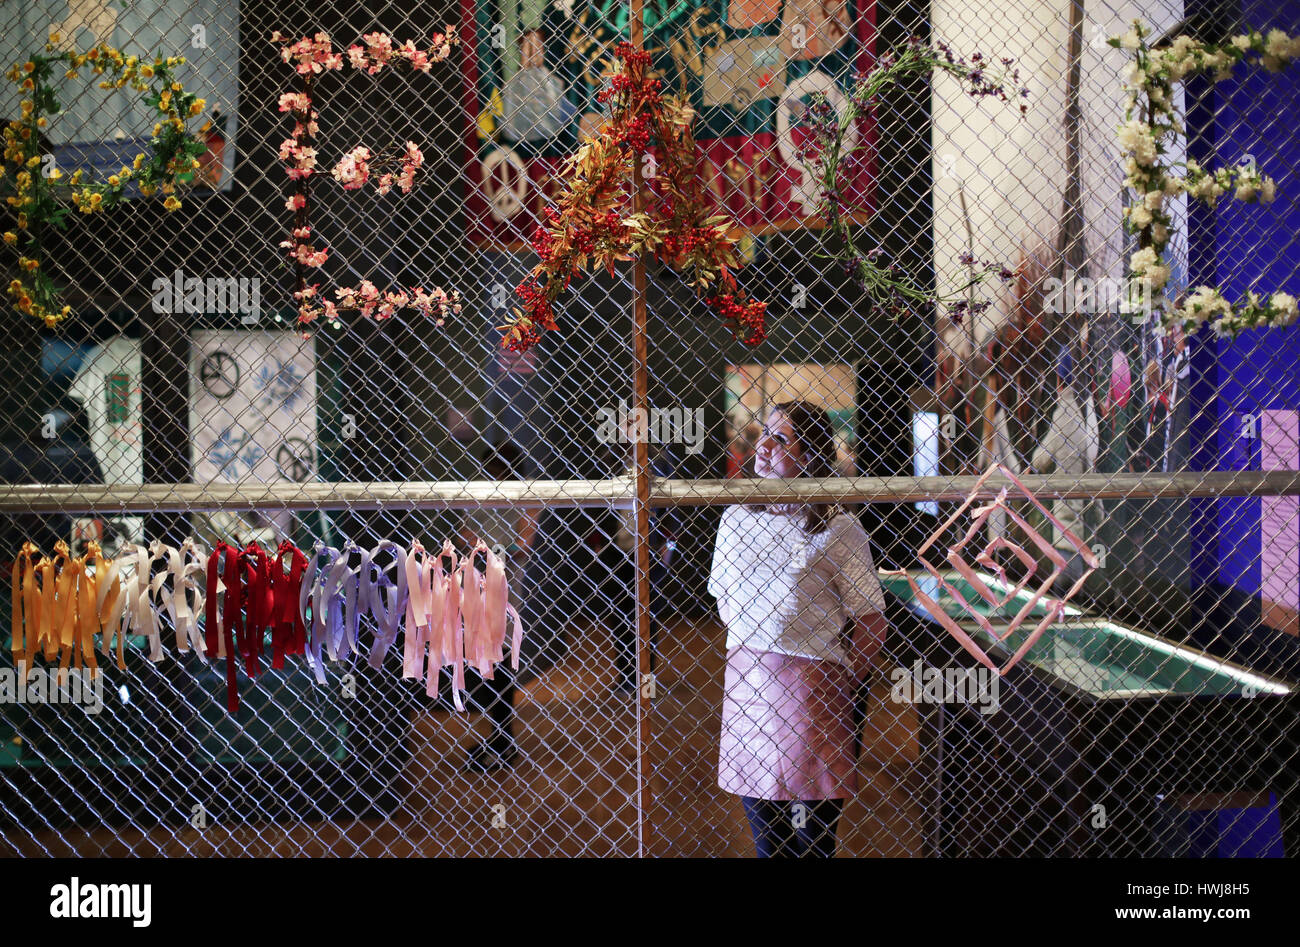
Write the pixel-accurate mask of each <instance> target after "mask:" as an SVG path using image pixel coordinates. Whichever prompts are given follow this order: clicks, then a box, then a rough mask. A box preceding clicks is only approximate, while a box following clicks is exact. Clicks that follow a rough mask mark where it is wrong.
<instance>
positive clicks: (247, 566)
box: [239, 542, 275, 677]
mask: <svg viewBox="0 0 1300 947" xmlns="http://www.w3.org/2000/svg"><path fill="white" fill-rule="evenodd" d="M239 576H240V578H241V579H243V581H244V589H243V597H244V611H245V621H244V627H243V629H242V632H243V633H242V634H241V635H240V639H239V653H240V654H242V655H243V656H244V668H245V669H246V670H247V672H248V676H249V677H257V675H258V673H259V672H260V670H261V668H260V665H259V663H258V658H260V657H261V655H262V639H263V638H264V637H265V635H266V631H267V629H268V628H270V627H271V621H272V618H273V616H274V614H275V611H274V609H275V599H274V597H273V596H274V592H273V590H272V588H271V556H270V554H269V553H268V552H267V551H266V550H264V549H263V548H262V547H261V546H259V545H258V544H257V543H256V542H251V543H249V544H248V545H247V546H246V547H245V548H244V551H243V552H241V553H240V554H239Z"/></svg>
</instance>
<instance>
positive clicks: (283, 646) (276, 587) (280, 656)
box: [271, 539, 307, 670]
mask: <svg viewBox="0 0 1300 947" xmlns="http://www.w3.org/2000/svg"><path fill="white" fill-rule="evenodd" d="M286 555H287V556H289V557H290V559H289V574H288V575H286V574H285V572H284V557H285V556H286ZM306 569H307V557H306V556H305V555H303V553H302V552H301V551H300V550H299V549H298V547H297V546H295V545H294V544H293V543H291V542H289V541H288V540H287V539H286V540H285V541H284V542H282V543H280V548H279V556H278V557H277V558H276V560H275V565H274V566H273V567H272V568H271V595H272V599H273V600H274V606H273V607H274V615H275V625H274V626H273V627H272V629H271V648H272V650H273V652H274V653H273V655H272V657H271V667H273V668H275V669H276V670H279V669H280V668H282V667H284V656H285V655H286V654H305V653H306V651H307V627H306V625H304V624H303V621H302V612H301V611H300V610H299V608H298V597H299V593H300V592H301V591H302V576H303V573H304V572H305V571H306Z"/></svg>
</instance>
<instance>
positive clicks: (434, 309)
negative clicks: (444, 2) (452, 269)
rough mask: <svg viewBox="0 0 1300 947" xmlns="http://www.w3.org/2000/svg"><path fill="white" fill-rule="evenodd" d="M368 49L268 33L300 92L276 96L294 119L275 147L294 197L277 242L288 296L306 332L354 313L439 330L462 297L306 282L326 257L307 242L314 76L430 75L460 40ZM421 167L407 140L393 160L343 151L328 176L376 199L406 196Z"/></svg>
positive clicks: (443, 37)
mask: <svg viewBox="0 0 1300 947" xmlns="http://www.w3.org/2000/svg"><path fill="white" fill-rule="evenodd" d="M362 41H363V42H364V44H365V45H356V44H354V45H352V46H349V47H348V48H347V50H345V51H339V50H336V49H335V48H334V45H333V43H332V42H331V41H330V37H329V35H328V34H326V33H317V34H316V35H315V36H313V37H303V38H301V39H298V40H289V39H288V38H286V37H285V36H283V35H282V34H281V33H280V32H279V31H278V30H277V31H276V32H274V33H272V34H271V42H273V43H277V44H279V45H280V47H281V48H280V58H281V59H282V60H283V61H284V62H285V63H288V64H291V65H295V67H296V71H297V73H298V75H299V76H300V77H301V80H302V86H301V89H300V91H298V92H286V93H285V94H284V95H282V96H280V102H279V107H280V111H281V112H289V113H290V114H291V115H292V116H293V119H294V127H293V133H292V135H291V136H290V137H289V138H286V139H285V140H284V141H283V142H282V143H281V145H280V160H282V161H283V162H284V163H285V166H286V169H287V171H288V174H289V180H290V181H292V182H293V193H291V194H290V195H289V197H288V199H286V200H285V208H286V209H287V210H291V211H293V212H294V221H293V229H292V232H291V236H292V239H290V240H282V241H281V242H280V246H281V247H282V248H284V250H285V251H286V253H287V254H288V257H289V259H290V260H292V261H293V263H294V265H295V272H296V285H297V289H296V290H295V291H294V294H293V297H294V299H295V300H296V301H297V303H298V323H299V324H300V325H310V324H311V323H313V322H315V321H316V320H317V319H319V318H321V317H322V316H323V317H324V318H325V319H326V320H328V321H329V322H330V324H331V325H332V326H333V327H334V328H338V327H339V325H340V323H339V313H340V312H343V311H347V310H356V311H358V312H360V314H361V315H362V316H363V317H365V318H368V319H369V318H374V319H387V318H390V317H392V316H394V315H396V314H397V313H398V312H399V311H401V310H403V309H414V310H416V311H417V312H419V313H420V314H421V315H423V316H426V317H429V318H433V319H435V320H436V322H437V324H438V325H443V324H444V322H445V321H446V317H447V316H448V315H449V314H457V313H459V312H460V310H461V304H460V294H459V293H458V292H456V291H454V290H453V291H452V292H450V293H448V292H446V291H445V290H443V289H439V288H436V287H435V288H434V289H431V290H428V291H426V290H425V289H424V287H422V286H412V287H406V288H398V289H397V290H395V291H388V292H383V291H381V290H380V289H379V288H378V287H376V286H375V285H374V283H372V282H371V281H370V280H364V279H363V280H362V281H361V282H360V283H359V284H358V285H356V286H339V287H337V288H336V289H335V290H334V295H335V297H336V298H334V299H329V298H325V297H324V296H323V294H322V293H321V289H320V284H319V283H312V284H310V285H309V284H308V283H307V270H308V269H311V268H314V267H319V266H322V265H323V264H324V263H325V261H326V260H327V259H328V258H329V249H328V248H327V247H320V248H319V249H317V247H316V246H315V244H314V243H313V240H312V228H311V213H310V211H311V208H310V201H311V181H312V177H313V176H314V175H315V174H316V172H317V170H318V169H317V167H316V161H317V152H316V148H315V142H316V136H317V134H319V132H320V125H319V124H318V123H317V121H316V119H317V117H318V113H317V112H316V109H315V108H314V107H313V106H312V91H313V85H314V80H315V77H316V76H318V75H320V74H321V73H322V72H325V71H328V70H331V69H334V70H342V69H343V68H344V64H345V62H346V64H347V65H349V66H351V67H352V68H353V69H356V70H358V71H360V72H364V73H366V74H367V75H372V76H373V75H376V74H377V73H379V72H381V71H382V70H383V69H384V68H386V67H390V66H391V67H392V68H397V67H398V66H399V65H403V64H404V65H407V66H409V67H410V68H411V69H414V70H416V71H418V72H423V73H428V72H429V71H430V69H432V68H433V65H434V64H435V63H439V62H442V61H443V60H445V59H447V57H448V56H450V55H451V48H452V46H454V45H456V44H457V43H458V42H459V39H458V37H457V36H456V35H455V34H454V33H453V32H452V31H451V27H447V28H446V32H445V33H434V34H433V39H432V41H431V42H430V45H429V48H428V49H420V48H419V47H417V46H416V45H415V43H414V42H413V41H411V40H407V41H406V42H404V43H397V42H395V41H394V40H393V39H392V38H390V37H389V36H387V35H386V34H384V33H367V34H366V35H365V36H363V37H362ZM423 164H424V153H423V152H422V151H421V150H420V148H419V146H418V145H417V144H416V143H415V142H413V141H408V142H406V143H405V145H404V146H402V147H399V148H395V149H393V150H392V152H391V153H387V154H385V153H379V154H376V153H375V152H372V151H371V150H370V149H369V148H367V147H365V146H364V145H357V146H356V147H354V148H353V149H352V150H351V151H349V152H347V154H345V155H344V156H343V158H342V159H340V160H339V162H338V163H337V164H335V165H334V167H333V168H332V169H331V170H330V176H331V177H332V178H333V179H334V180H335V181H337V182H338V183H339V184H341V185H342V186H343V188H344V189H345V190H349V191H354V190H360V189H362V188H364V187H365V186H366V185H367V184H368V183H373V184H374V186H375V190H376V191H377V192H378V193H379V194H387V193H388V192H389V191H391V190H392V189H393V187H394V186H396V187H398V188H399V189H400V190H401V192H402V193H403V194H409V193H410V192H411V189H412V188H413V187H414V186H415V177H416V173H417V172H418V171H419V170H420V168H421V167H422V166H423Z"/></svg>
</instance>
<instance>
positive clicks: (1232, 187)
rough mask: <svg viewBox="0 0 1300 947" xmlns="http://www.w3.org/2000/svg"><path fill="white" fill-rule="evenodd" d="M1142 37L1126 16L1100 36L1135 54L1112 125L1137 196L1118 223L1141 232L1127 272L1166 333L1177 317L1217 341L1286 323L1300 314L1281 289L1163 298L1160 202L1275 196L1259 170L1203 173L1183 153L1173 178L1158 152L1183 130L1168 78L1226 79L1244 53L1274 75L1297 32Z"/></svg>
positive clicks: (1164, 241) (1292, 54)
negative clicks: (1181, 168) (1209, 38)
mask: <svg viewBox="0 0 1300 947" xmlns="http://www.w3.org/2000/svg"><path fill="white" fill-rule="evenodd" d="M1150 34H1151V31H1150V30H1149V29H1147V28H1146V27H1144V26H1143V25H1142V23H1141V21H1140V20H1134V21H1133V28H1132V29H1130V30H1129V31H1128V32H1127V33H1125V34H1124V35H1123V36H1118V37H1113V38H1111V39H1110V40H1108V42H1109V43H1110V45H1111V46H1113V47H1115V48H1116V49H1126V50H1131V51H1132V52H1133V53H1134V54H1135V59H1134V61H1133V62H1132V63H1131V64H1130V65H1129V67H1128V68H1127V69H1126V70H1125V72H1124V88H1125V90H1126V108H1125V112H1124V124H1123V125H1121V126H1120V127H1119V143H1120V147H1121V149H1122V150H1123V157H1124V170H1125V172H1126V174H1127V176H1126V177H1125V179H1124V184H1125V186H1127V187H1131V188H1133V189H1134V190H1135V191H1137V192H1138V195H1139V196H1140V197H1141V198H1142V200H1140V201H1137V202H1135V203H1134V205H1133V206H1132V207H1126V208H1124V223H1125V227H1126V228H1127V229H1128V230H1129V231H1130V232H1133V231H1139V232H1140V233H1141V238H1140V239H1141V249H1139V250H1138V251H1137V252H1136V253H1134V254H1133V255H1132V257H1130V259H1129V266H1130V268H1131V271H1132V274H1133V276H1134V277H1136V278H1139V279H1143V280H1146V281H1149V283H1150V287H1151V292H1152V294H1153V297H1152V306H1153V308H1154V309H1159V310H1160V311H1161V312H1162V313H1164V319H1163V327H1164V328H1165V329H1166V330H1167V329H1168V328H1170V327H1171V326H1172V325H1173V324H1174V323H1175V322H1177V321H1180V320H1181V322H1182V324H1183V328H1184V329H1185V330H1186V331H1187V332H1188V333H1191V332H1195V331H1196V330H1197V329H1199V328H1200V327H1201V325H1203V324H1204V323H1206V322H1209V323H1210V325H1211V328H1212V329H1213V330H1214V333H1215V334H1216V335H1217V336H1219V337H1221V338H1222V337H1235V336H1236V335H1237V333H1239V332H1241V331H1242V330H1243V329H1251V328H1255V327H1257V326H1289V325H1292V324H1294V323H1295V322H1296V319H1297V316H1298V315H1300V312H1298V311H1297V306H1296V300H1295V298H1294V297H1293V296H1290V295H1288V294H1286V293H1274V294H1273V295H1272V296H1271V297H1269V299H1268V301H1267V302H1265V301H1264V299H1263V297H1261V296H1260V295H1259V294H1258V293H1255V292H1248V293H1247V294H1246V300H1245V301H1244V302H1239V303H1238V304H1237V305H1236V306H1233V305H1232V303H1230V302H1228V300H1226V299H1225V298H1224V297H1223V295H1222V294H1221V293H1220V292H1219V291H1218V290H1217V289H1214V288H1213V287H1210V286H1198V287H1197V288H1196V290H1195V291H1194V292H1192V293H1190V294H1189V295H1188V297H1187V298H1186V299H1185V300H1184V302H1183V304H1182V306H1172V305H1170V303H1169V301H1168V300H1167V299H1166V298H1165V295H1164V287H1165V284H1166V283H1168V281H1169V265H1168V264H1167V263H1166V262H1165V258H1164V252H1165V247H1166V246H1167V245H1168V243H1169V228H1170V225H1171V220H1170V216H1169V214H1168V213H1167V212H1166V211H1165V201H1166V199H1167V198H1170V197H1173V196H1174V195H1176V194H1178V192H1179V191H1185V192H1187V193H1188V194H1189V195H1191V196H1192V197H1194V198H1197V199H1198V200H1202V201H1204V202H1205V203H1206V204H1207V205H1208V206H1210V207H1214V206H1215V204H1216V203H1217V202H1218V200H1219V198H1220V197H1222V196H1223V195H1225V194H1231V196H1232V197H1234V198H1236V199H1237V200H1240V201H1246V202H1247V203H1255V202H1256V201H1258V202H1259V203H1263V204H1267V203H1269V202H1270V201H1272V200H1273V198H1274V196H1275V195H1276V193H1277V185H1276V183H1275V182H1274V181H1273V179H1272V178H1269V177H1266V176H1264V175H1262V174H1260V172H1259V170H1258V169H1257V168H1256V167H1255V166H1254V164H1253V163H1252V164H1250V165H1245V166H1243V165H1234V166H1231V167H1227V168H1219V169H1217V170H1215V171H1210V170H1208V169H1206V168H1202V167H1201V166H1200V165H1199V164H1198V163H1197V162H1196V161H1195V160H1194V159H1191V158H1189V159H1187V162H1186V164H1185V167H1186V172H1185V174H1184V175H1183V176H1182V177H1181V178H1179V177H1174V176H1173V175H1171V174H1169V173H1168V172H1167V171H1166V169H1165V168H1163V167H1161V165H1160V156H1161V155H1162V154H1164V152H1165V147H1164V143H1163V142H1164V139H1165V138H1166V136H1168V135H1171V134H1178V133H1181V132H1183V131H1184V128H1183V125H1182V123H1181V122H1180V121H1179V120H1178V117H1177V115H1175V113H1174V106H1173V101H1174V96H1173V84H1174V83H1175V82H1179V81H1181V80H1182V79H1183V78H1185V77H1186V76H1188V75H1190V74H1191V73H1193V72H1207V71H1213V72H1214V78H1215V81H1218V82H1221V81H1223V80H1224V79H1229V78H1231V77H1232V69H1233V67H1234V66H1236V65H1237V64H1238V63H1240V62H1242V61H1244V60H1246V59H1247V58H1248V57H1253V58H1254V59H1256V60H1258V61H1259V62H1261V63H1262V64H1263V65H1264V67H1265V68H1266V69H1268V70H1269V71H1270V72H1281V71H1282V70H1283V69H1285V68H1286V67H1287V66H1288V65H1290V64H1291V63H1292V62H1293V61H1294V60H1296V59H1297V58H1300V37H1291V36H1288V35H1287V34H1286V33H1284V32H1283V31H1282V30H1270V31H1269V32H1268V34H1267V35H1263V34H1261V33H1260V32H1259V31H1258V30H1252V31H1250V32H1249V33H1243V34H1240V35H1237V36H1233V37H1232V38H1231V39H1229V40H1228V41H1227V42H1226V43H1222V44H1219V45H1214V44H1210V43H1202V42H1200V41H1199V40H1195V39H1192V38H1191V37H1190V36H1179V37H1177V38H1175V39H1174V41H1173V42H1172V43H1171V44H1169V46H1167V47H1163V48H1160V49H1152V48H1151V47H1150V46H1149V45H1147V37H1148V36H1149V35H1150ZM1139 96H1143V97H1145V100H1146V101H1145V106H1146V107H1145V109H1139V108H1138V101H1139ZM1135 112H1136V113H1137V114H1136V115H1135Z"/></svg>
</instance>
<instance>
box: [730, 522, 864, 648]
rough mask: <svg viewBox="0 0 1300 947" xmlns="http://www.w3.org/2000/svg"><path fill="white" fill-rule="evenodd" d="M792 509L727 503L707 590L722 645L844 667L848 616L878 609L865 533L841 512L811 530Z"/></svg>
mask: <svg viewBox="0 0 1300 947" xmlns="http://www.w3.org/2000/svg"><path fill="white" fill-rule="evenodd" d="M803 519H804V511H803V510H800V511H799V512H797V513H795V514H793V515H785V514H781V513H765V512H762V511H760V510H757V509H755V508H753V507H746V506H729V507H727V509H726V511H725V512H724V513H723V514H722V520H721V522H720V523H719V524H718V539H717V543H716V544H715V545H714V547H713V567H712V569H711V570H710V572H709V585H708V589H709V594H710V595H712V596H713V597H714V598H716V599H717V600H718V611H719V612H720V613H721V615H722V620H723V622H724V623H725V624H726V626H727V649H728V650H730V649H731V648H734V647H735V646H737V645H744V646H745V647H748V648H753V649H755V650H758V651H774V652H776V653H778V654H788V655H792V656H794V657H803V658H817V659H820V660H824V661H837V662H839V663H840V664H844V665H846V666H849V667H851V666H852V664H851V662H850V659H849V654H848V652H847V651H846V649H845V648H844V644H843V643H842V642H841V640H840V630H841V629H842V628H843V627H844V625H845V623H846V622H847V621H848V619H849V618H861V617H863V616H865V615H867V614H869V613H870V612H873V611H879V612H883V611H884V610H885V595H884V590H883V589H882V588H881V587H880V580H879V579H878V578H877V576H876V567H875V565H874V563H873V562H872V558H871V546H870V543H869V541H868V538H867V531H866V530H865V529H863V528H862V524H861V523H860V522H859V521H858V518H857V517H856V516H853V515H851V514H849V513H844V512H841V513H839V514H838V515H836V516H835V517H834V518H833V519H832V520H831V521H830V523H829V525H828V526H827V528H826V529H825V530H824V531H823V532H821V533H818V534H817V535H814V536H809V535H807V534H805V533H804V530H803Z"/></svg>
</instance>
